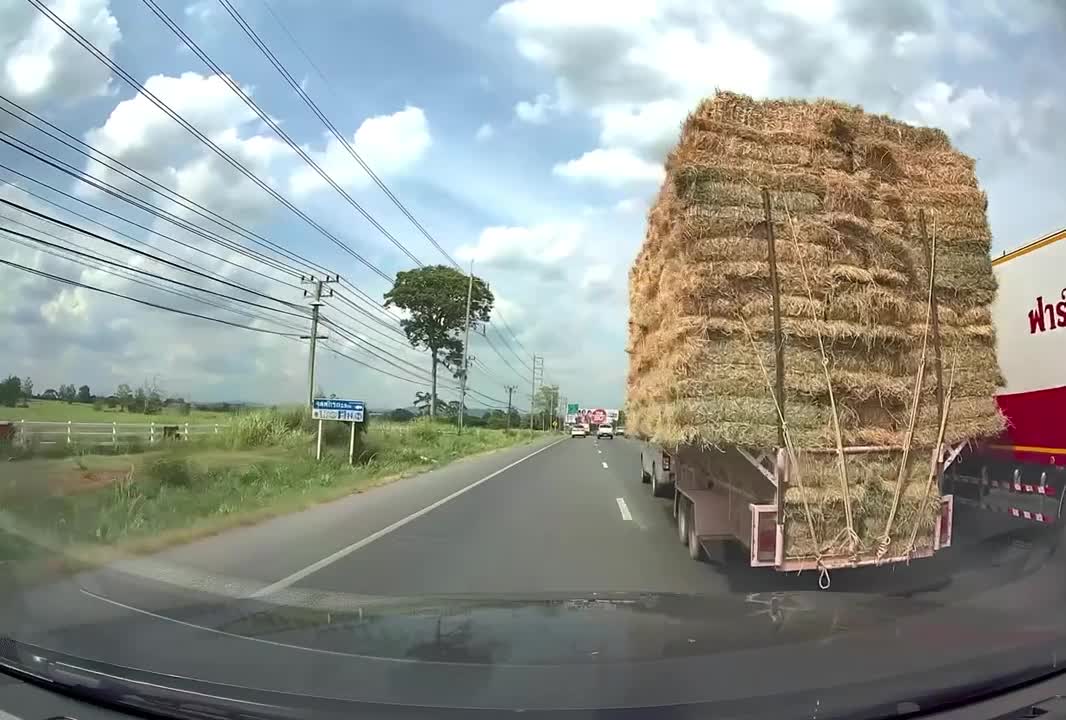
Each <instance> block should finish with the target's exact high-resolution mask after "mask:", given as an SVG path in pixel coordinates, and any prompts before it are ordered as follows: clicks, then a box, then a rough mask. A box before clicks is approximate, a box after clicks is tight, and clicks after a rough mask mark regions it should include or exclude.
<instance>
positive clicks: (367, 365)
mask: <svg viewBox="0 0 1066 720" xmlns="http://www.w3.org/2000/svg"><path fill="white" fill-rule="evenodd" d="M322 344H323V345H324V346H325V348H326V350H329V351H330V352H331V353H333V354H334V355H339V356H340V357H342V358H346V359H348V360H351V361H352V362H353V363H355V364H356V365H362V366H363V367H365V368H369V369H370V370H374V371H375V372H379V373H381V374H382V375H388V376H389V377H391V378H396V379H397V380H401V381H403V382H407V383H411V384H413V385H419V386H422V385H425V381H424V380H416V379H413V378H410V377H404V376H402V375H397V374H395V373H392V372H389V371H388V370H382V369H381V368H379V367H376V366H374V365H371V364H370V363H367V362H364V361H362V360H360V359H358V358H354V357H352V356H351V355H349V354H347V353H344V352H341V351H340V350H337V349H336V348H334V347H333V346H332V344H331V343H330V342H329V341H328V340H325V341H323V342H322Z"/></svg>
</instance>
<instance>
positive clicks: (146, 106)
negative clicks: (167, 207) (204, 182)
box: [85, 72, 256, 172]
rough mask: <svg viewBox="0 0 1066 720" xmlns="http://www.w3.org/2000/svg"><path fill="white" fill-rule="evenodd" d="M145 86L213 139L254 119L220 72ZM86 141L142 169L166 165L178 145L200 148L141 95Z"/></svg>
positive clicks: (155, 78)
mask: <svg viewBox="0 0 1066 720" xmlns="http://www.w3.org/2000/svg"><path fill="white" fill-rule="evenodd" d="M144 86H145V88H146V89H147V90H148V91H149V92H151V93H152V94H153V95H155V96H156V97H158V98H159V99H160V100H161V101H162V102H163V103H165V104H166V105H167V106H169V107H170V108H171V109H172V110H173V111H174V112H176V113H178V114H179V115H181V116H182V117H184V118H185V119H186V120H187V121H188V122H189V123H190V124H191V125H193V126H194V127H196V128H197V129H198V130H200V131H201V132H203V133H204V134H205V135H207V136H209V137H213V136H215V135H217V134H218V133H220V132H224V131H226V130H229V129H230V128H233V127H236V126H239V125H242V124H244V123H247V122H250V121H252V120H253V119H255V117H256V116H255V114H254V113H253V112H252V110H251V109H249V108H248V106H247V105H245V104H244V103H243V102H242V101H241V100H240V98H238V97H237V95H235V94H234V92H233V91H232V90H230V88H229V87H227V86H226V83H225V82H224V81H223V80H222V78H220V77H218V76H217V75H207V76H204V75H200V74H198V73H194V72H187V73H182V74H181V75H180V76H178V77H172V76H168V75H152V76H151V77H149V78H148V79H147V80H146V81H145V82H144ZM85 140H86V142H88V143H89V144H90V145H93V146H94V147H97V148H99V149H100V150H102V151H103V152H106V153H108V154H109V155H114V156H118V157H120V158H122V159H123V160H125V161H127V162H128V163H129V164H130V165H132V166H133V167H136V168H137V169H138V170H140V171H142V172H146V171H147V172H153V171H157V170H160V169H162V168H165V167H167V166H168V165H169V164H171V162H172V161H173V159H174V157H175V155H176V154H177V153H176V150H177V149H178V148H182V147H188V148H190V149H192V150H195V151H199V150H200V149H201V148H202V146H201V145H199V144H198V141H197V140H196V139H195V138H193V137H192V136H191V135H190V134H189V133H188V132H187V131H186V130H185V129H183V128H182V127H181V126H180V125H178V124H177V123H176V122H175V121H174V120H172V119H171V118H170V117H169V116H168V115H167V114H166V113H164V112H163V111H162V110H160V109H159V108H158V107H156V106H155V105H154V104H153V103H152V101H151V100H149V99H148V98H147V97H146V96H144V95H142V94H140V93H138V94H137V95H135V96H133V97H132V98H130V99H128V100H123V101H122V102H120V103H118V105H116V106H115V108H114V109H113V110H112V111H111V113H110V114H109V115H108V117H107V120H106V121H105V122H104V124H103V125H102V126H100V127H99V128H94V129H92V130H90V131H89V132H88V133H86V137H85Z"/></svg>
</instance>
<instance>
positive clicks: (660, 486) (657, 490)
mask: <svg viewBox="0 0 1066 720" xmlns="http://www.w3.org/2000/svg"><path fill="white" fill-rule="evenodd" d="M670 489H671V485H670V483H661V482H659V481H658V473H656V472H655V469H654V467H653V468H652V473H651V494H652V496H653V497H657V498H661V497H669V495H670Z"/></svg>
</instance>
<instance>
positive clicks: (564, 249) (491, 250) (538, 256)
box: [456, 222, 585, 279]
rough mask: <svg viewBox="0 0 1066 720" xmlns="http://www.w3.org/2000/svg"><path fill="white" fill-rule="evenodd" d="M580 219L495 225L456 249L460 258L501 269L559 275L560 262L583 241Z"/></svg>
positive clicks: (540, 275) (572, 253) (542, 275)
mask: <svg viewBox="0 0 1066 720" xmlns="http://www.w3.org/2000/svg"><path fill="white" fill-rule="evenodd" d="M584 236H585V227H584V225H581V224H580V223H556V222H551V223H543V224H540V225H534V226H531V227H510V226H495V227H487V228H485V229H484V230H482V231H481V234H480V235H479V236H478V239H477V242H476V243H475V244H473V245H462V246H460V247H459V249H458V250H457V251H456V254H457V255H458V257H459V258H460V259H461V260H466V261H468V260H473V261H474V263H475V265H477V266H481V265H484V266H487V267H490V268H498V269H503V270H530V271H533V272H536V273H537V274H538V276H539V277H541V278H542V279H558V278H561V277H562V271H563V264H564V263H566V262H567V261H569V260H570V259H572V258H573V257H574V255H575V253H577V251H578V250H579V249H580V247H581V245H582V242H583V241H584Z"/></svg>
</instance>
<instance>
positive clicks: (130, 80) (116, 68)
mask: <svg viewBox="0 0 1066 720" xmlns="http://www.w3.org/2000/svg"><path fill="white" fill-rule="evenodd" d="M29 2H30V3H31V4H32V5H33V6H34V7H35V8H37V10H38V11H39V12H41V13H42V14H44V15H45V16H46V17H47V18H48V19H49V20H51V21H52V23H53V24H55V25H56V26H57V27H58V28H59V29H60V30H62V31H63V32H64V33H66V34H67V36H68V37H70V38H71V39H72V40H74V41H75V42H77V43H78V44H79V45H81V46H82V47H83V48H84V49H85V50H86V51H88V52H89V53H90V54H92V55H93V57H95V58H96V59H97V60H99V61H100V62H101V63H103V64H104V65H106V66H107V67H108V68H109V69H110V70H111V71H112V72H114V73H115V74H116V75H118V76H119V77H120V78H121V79H122V80H123V81H124V82H125V83H126V84H128V85H129V86H130V87H132V88H133V89H134V90H137V91H138V92H139V93H140V94H141V95H142V96H143V97H144V98H145V99H147V100H148V101H149V102H151V103H152V104H153V105H155V106H156V107H157V108H158V109H159V110H160V111H162V112H164V113H166V114H167V116H168V117H170V118H171V119H172V120H174V121H175V122H177V123H178V124H179V125H181V126H182V127H183V128H184V129H185V130H186V131H187V132H189V133H190V134H192V135H193V137H195V138H197V139H198V140H200V142H202V143H204V144H205V145H207V147H208V148H210V149H211V150H212V152H214V153H215V154H216V155H218V156H219V157H220V158H222V159H223V160H224V161H225V162H226V163H227V164H229V165H230V166H231V167H232V168H233V169H234V170H236V171H237V172H239V173H241V174H242V175H244V176H245V177H246V178H248V179H249V180H250V181H251V182H253V183H254V184H255V185H257V186H258V187H259V188H260V189H262V190H263V191H264V192H266V193H267V194H268V195H270V196H271V197H272V198H274V199H275V200H277V201H278V202H279V203H281V204H282V205H283V206H284V207H286V208H287V209H288V210H289V211H290V212H292V213H293V214H295V215H296V216H297V217H299V218H300V219H301V220H303V221H304V222H305V223H307V224H308V225H310V226H311V227H312V228H314V229H315V230H316V231H318V232H319V233H320V234H321V235H322V236H323V237H325V238H327V239H328V240H330V241H331V242H333V243H334V244H335V245H336V246H337V247H339V248H341V249H342V250H343V251H344V252H346V253H347V254H349V255H350V256H352V257H353V258H355V259H356V260H358V261H359V262H361V263H362V264H363V265H365V266H366V267H367V268H369V269H370V270H371V271H373V272H375V273H377V274H378V275H380V276H381V277H382V278H383V279H384V280H386V281H388V282H391V278H390V277H389V276H388V275H386V274H385V273H384V271H382V270H381V269H380V268H378V267H377V266H375V265H374V264H373V263H371V262H370V261H369V260H367V259H366V258H365V257H363V256H362V255H360V254H359V253H357V252H356V251H355V250H353V249H352V248H351V247H350V246H349V245H348V244H347V243H345V242H344V241H343V240H341V239H340V238H338V237H337V236H336V235H334V234H333V233H331V232H330V231H329V230H326V228H324V227H322V225H320V224H319V223H318V222H316V221H315V220H313V219H312V218H311V217H310V216H308V215H307V213H305V212H304V211H303V210H300V209H299V208H298V207H296V206H295V205H294V204H293V203H292V202H291V201H289V200H288V199H287V198H286V197H285V196H283V195H282V194H281V193H279V192H278V191H277V190H275V189H274V188H272V187H270V185H269V184H268V183H266V182H265V181H264V180H263V179H262V178H260V177H258V176H257V175H256V174H255V173H253V172H252V171H250V170H249V169H248V168H246V167H245V166H244V165H243V164H241V163H240V162H238V161H237V160H235V159H234V158H233V157H232V156H231V155H230V154H229V153H227V152H226V151H225V150H223V149H222V148H220V147H219V146H218V145H217V144H216V143H215V142H214V141H213V140H211V139H210V138H209V137H207V136H206V135H204V134H203V133H202V132H200V131H199V130H198V129H197V128H196V127H195V126H193V125H192V124H190V123H189V122H188V121H187V120H185V118H184V117H182V116H181V115H180V114H178V113H177V112H175V111H174V110H173V109H172V108H171V107H170V106H169V105H167V104H166V103H164V102H163V101H162V100H160V99H159V98H158V97H156V95H155V94H154V93H152V92H151V91H150V90H148V88H146V87H145V86H144V85H142V84H141V83H140V82H138V81H137V79H136V78H134V77H133V76H132V75H130V74H129V73H128V72H126V70H125V69H123V68H122V66H120V65H119V64H118V63H116V62H114V61H113V60H111V58H109V57H108V56H107V55H106V54H105V53H103V52H101V51H100V49H99V48H97V47H96V46H95V45H93V44H92V43H91V42H89V41H88V40H86V39H85V37H84V36H82V35H81V33H79V32H78V31H77V30H75V29H74V28H72V27H70V25H68V24H67V23H66V22H64V21H63V19H62V18H60V17H59V16H58V15H56V14H55V13H54V12H52V11H51V10H50V9H49V8H48V7H47V6H45V5H44V4H43V3H42V2H41V0H29Z"/></svg>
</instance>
